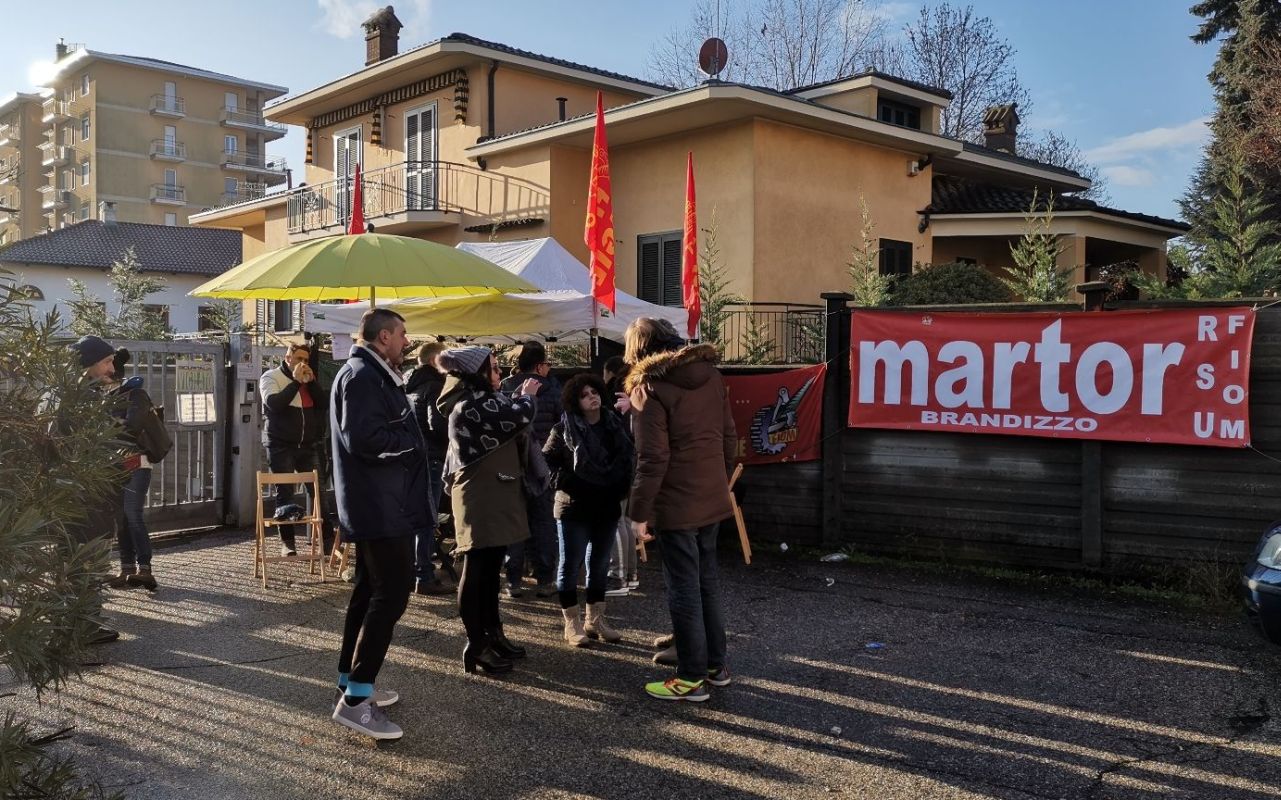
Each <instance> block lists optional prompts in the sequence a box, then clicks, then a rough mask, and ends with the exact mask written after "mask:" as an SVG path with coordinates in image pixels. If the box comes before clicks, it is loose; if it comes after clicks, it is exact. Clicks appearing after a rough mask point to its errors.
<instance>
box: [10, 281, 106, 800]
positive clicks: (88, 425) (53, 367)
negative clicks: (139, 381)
mask: <svg viewBox="0 0 1281 800" xmlns="http://www.w3.org/2000/svg"><path fill="white" fill-rule="evenodd" d="M61 327H62V321H61V320H60V319H59V317H58V315H57V313H56V312H51V313H49V314H48V315H46V316H44V317H38V316H37V315H36V314H35V313H34V312H33V311H32V309H31V307H30V305H29V303H28V302H27V299H26V297H25V295H21V294H19V293H18V292H17V291H16V284H15V281H14V280H13V276H12V275H10V274H8V273H0V593H2V594H3V597H4V602H3V603H0V670H7V671H8V672H10V673H11V674H12V676H13V678H14V679H15V680H16V681H18V682H20V683H22V684H24V685H26V686H28V687H31V688H32V689H34V690H35V691H36V692H38V693H39V692H45V691H49V690H55V691H56V690H57V689H59V688H61V687H62V686H63V685H64V684H65V683H66V682H67V681H68V680H70V679H72V678H73V677H74V676H75V675H76V673H77V672H78V671H79V669H80V665H81V664H82V663H83V662H84V661H86V660H87V658H88V642H89V639H90V637H91V636H93V635H94V634H95V633H96V632H97V628H98V624H97V622H96V621H95V619H94V617H95V616H96V614H97V612H98V610H99V609H100V607H101V604H102V599H101V581H102V572H103V570H104V569H105V567H106V556H107V546H106V543H105V542H103V541H97V542H93V543H89V544H85V543H83V542H82V541H81V540H80V538H79V537H78V536H76V535H74V531H75V530H76V528H77V527H78V526H82V525H84V523H85V521H86V519H85V517H86V509H87V507H88V506H89V505H90V504H91V503H92V498H94V497H97V496H104V495H106V494H107V493H110V492H113V491H120V487H119V486H118V484H117V483H116V482H115V479H116V471H115V470H114V469H113V468H112V466H111V465H112V463H113V461H114V460H115V457H116V453H117V450H116V445H117V443H116V435H117V429H116V426H115V424H114V422H113V420H112V418H111V416H110V414H109V412H108V408H107V406H106V401H105V399H104V398H103V397H102V396H101V395H99V394H98V393H97V392H96V391H94V390H93V389H92V388H91V387H89V386H87V385H85V384H84V382H83V381H82V380H81V379H80V375H81V368H80V365H79V362H78V361H77V360H76V358H75V356H74V353H72V352H71V351H70V350H68V349H67V348H66V347H65V345H64V343H62V342H59V341H58V340H57V338H56V337H58V336H59V335H60V334H59V330H60V328H61ZM66 735H67V732H65V731H64V732H60V733H58V734H53V735H45V736H40V735H37V734H36V732H35V731H34V730H33V728H32V726H31V725H30V724H29V723H28V722H26V721H24V720H22V719H20V718H18V717H17V716H16V715H14V714H13V713H9V714H7V715H4V716H3V718H0V797H33V798H34V797H41V798H45V797H47V798H65V799H67V800H72V799H73V798H74V799H79V798H86V799H87V798H91V797H101V796H102V793H101V791H100V790H99V789H98V788H97V787H93V786H89V785H86V784H85V783H84V782H83V781H81V780H80V778H79V777H78V776H77V773H76V770H75V768H74V765H72V764H71V763H69V762H68V761H66V760H65V759H61V758H58V757H57V756H56V755H54V754H53V753H51V752H50V751H49V748H50V745H52V744H53V743H55V742H56V741H58V740H59V739H61V738H66Z"/></svg>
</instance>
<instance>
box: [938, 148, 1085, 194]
mask: <svg viewBox="0 0 1281 800" xmlns="http://www.w3.org/2000/svg"><path fill="white" fill-rule="evenodd" d="M952 159H953V160H954V161H955V162H957V163H960V164H966V165H970V166H977V167H982V168H984V169H985V170H997V171H999V172H1004V173H1014V174H1017V175H1021V176H1024V177H1027V178H1031V179H1034V180H1035V181H1036V182H1037V183H1039V184H1043V185H1046V186H1050V187H1053V188H1057V189H1060V190H1062V191H1072V192H1076V191H1082V190H1085V189H1089V188H1090V186H1091V185H1092V184H1091V182H1090V180H1089V179H1088V178H1082V177H1081V176H1080V175H1069V174H1067V173H1065V172H1060V171H1059V170H1056V169H1048V168H1045V167H1038V166H1035V165H1034V164H1029V163H1024V162H1021V161H1013V160H1009V159H1004V158H997V157H995V156H989V155H986V154H984V153H975V152H973V151H969V150H965V149H964V148H962V149H961V151H960V152H958V153H957V154H956V155H954V156H952Z"/></svg>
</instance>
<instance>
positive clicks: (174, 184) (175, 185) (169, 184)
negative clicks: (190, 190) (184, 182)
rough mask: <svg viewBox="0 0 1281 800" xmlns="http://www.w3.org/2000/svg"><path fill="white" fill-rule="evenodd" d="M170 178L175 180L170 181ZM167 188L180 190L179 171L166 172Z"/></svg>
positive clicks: (170, 170)
mask: <svg viewBox="0 0 1281 800" xmlns="http://www.w3.org/2000/svg"><path fill="white" fill-rule="evenodd" d="M170 176H172V177H173V180H170ZM165 188H168V189H177V188H178V170H176V169H167V170H165Z"/></svg>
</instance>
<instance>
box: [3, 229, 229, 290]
mask: <svg viewBox="0 0 1281 800" xmlns="http://www.w3.org/2000/svg"><path fill="white" fill-rule="evenodd" d="M240 244H241V234H240V231H233V230H224V229H218V228H186V227H178V226H176V225H146V224H143V223H140V222H117V223H114V224H107V223H104V222H101V221H99V220H93V219H91V220H86V221H85V222H78V223H76V224H75V225H69V226H67V227H66V228H61V229H59V230H56V231H50V232H49V233H44V234H41V235H39V236H33V237H31V238H30V239H22V240H19V241H17V242H14V243H13V244H11V245H8V246H7V247H2V248H0V263H12V264H49V265H53V266H61V267H90V268H97V269H110V268H111V264H112V262H114V261H116V260H118V259H119V258H120V256H121V254H123V253H124V251H125V250H126V249H127V248H130V247H132V248H133V249H134V253H136V254H137V256H138V263H139V264H140V265H141V266H142V269H144V270H146V271H149V272H180V273H186V274H191V275H210V276H212V275H221V274H222V273H224V272H226V271H227V270H228V269H230V268H232V267H234V266H236V265H237V264H239V263H240V258H241V254H240Z"/></svg>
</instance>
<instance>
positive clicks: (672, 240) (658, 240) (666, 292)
mask: <svg viewBox="0 0 1281 800" xmlns="http://www.w3.org/2000/svg"><path fill="white" fill-rule="evenodd" d="M636 264H637V268H636V275H637V280H636V287H637V288H636V295H637V297H639V298H640V299H642V300H644V301H645V302H647V303H654V304H656V305H660V306H680V305H683V304H684V298H683V296H682V292H681V232H680V231H672V232H670V233H652V234H649V235H647V236H638V237H636Z"/></svg>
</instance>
